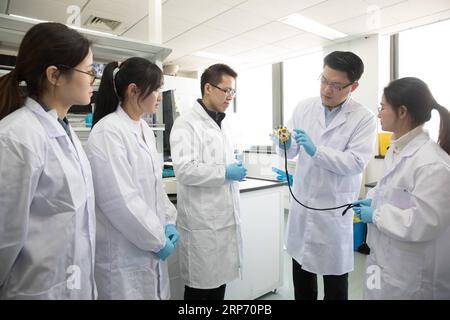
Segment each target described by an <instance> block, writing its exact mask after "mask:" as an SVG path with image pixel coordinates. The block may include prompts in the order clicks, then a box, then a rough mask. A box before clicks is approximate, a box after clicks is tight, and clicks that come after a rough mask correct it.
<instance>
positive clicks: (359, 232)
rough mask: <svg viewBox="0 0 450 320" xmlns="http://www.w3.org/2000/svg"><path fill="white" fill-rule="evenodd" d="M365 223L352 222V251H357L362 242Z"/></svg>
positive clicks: (364, 233)
mask: <svg viewBox="0 0 450 320" xmlns="http://www.w3.org/2000/svg"><path fill="white" fill-rule="evenodd" d="M366 228H367V225H366V224H365V223H364V222H359V223H354V224H353V251H358V248H359V246H360V245H361V244H363V243H364V240H365V239H364V238H365V235H366Z"/></svg>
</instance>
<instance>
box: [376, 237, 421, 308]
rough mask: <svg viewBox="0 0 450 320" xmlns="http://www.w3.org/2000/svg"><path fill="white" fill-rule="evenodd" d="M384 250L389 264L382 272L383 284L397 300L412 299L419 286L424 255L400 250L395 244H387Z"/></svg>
mask: <svg viewBox="0 0 450 320" xmlns="http://www.w3.org/2000/svg"><path fill="white" fill-rule="evenodd" d="M385 249H386V257H387V258H388V259H390V263H386V266H385V267H384V268H383V270H382V278H383V279H384V281H383V282H385V284H386V285H387V286H388V287H389V288H390V290H392V291H391V294H392V295H393V296H397V298H399V299H407V298H408V297H409V298H412V297H413V296H414V295H415V294H417V292H418V291H419V289H420V286H421V281H422V273H423V269H424V263H425V255H424V254H423V253H422V252H415V251H413V250H408V249H406V248H401V247H399V246H398V245H397V244H395V243H389V245H388V246H387V247H386V248H385ZM382 289H383V288H382ZM397 294H398V295H397Z"/></svg>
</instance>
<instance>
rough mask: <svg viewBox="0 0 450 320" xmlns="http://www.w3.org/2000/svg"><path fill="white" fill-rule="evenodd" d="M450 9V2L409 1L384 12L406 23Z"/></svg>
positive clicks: (433, 0)
mask: <svg viewBox="0 0 450 320" xmlns="http://www.w3.org/2000/svg"><path fill="white" fill-rule="evenodd" d="M449 9H450V0H427V1H425V0H408V1H404V2H402V3H399V4H397V5H394V6H391V7H388V8H385V9H383V10H382V12H384V13H385V14H388V15H390V16H392V17H395V18H396V20H397V21H398V22H405V21H409V20H413V19H417V18H421V17H425V16H428V15H432V14H435V13H438V12H441V11H445V10H449Z"/></svg>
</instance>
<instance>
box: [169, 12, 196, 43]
mask: <svg viewBox="0 0 450 320" xmlns="http://www.w3.org/2000/svg"><path fill="white" fill-rule="evenodd" d="M166 12H167V11H163V17H162V39H163V42H167V41H169V40H171V39H172V38H175V37H176V36H178V35H180V34H182V33H184V32H186V31H187V30H189V29H191V28H193V27H195V26H196V25H198V23H197V22H194V21H191V20H189V19H188V17H186V18H179V17H174V16H171V15H169V14H167V13H166Z"/></svg>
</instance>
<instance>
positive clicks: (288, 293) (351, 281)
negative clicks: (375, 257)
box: [259, 252, 367, 300]
mask: <svg viewBox="0 0 450 320" xmlns="http://www.w3.org/2000/svg"><path fill="white" fill-rule="evenodd" d="M366 257H367V256H366V255H364V254H361V253H359V252H355V267H354V270H353V272H351V273H350V274H349V278H348V298H349V300H361V299H362V294H363V284H364V268H365V263H366ZM283 262H284V263H283V286H282V287H281V288H279V289H278V290H277V291H276V292H275V293H268V294H266V295H264V296H262V297H260V298H259V299H261V300H292V299H294V287H293V284H292V258H291V257H290V256H289V255H288V254H287V253H286V252H285V253H284V261H283ZM317 280H318V281H317V283H318V290H319V291H318V298H319V299H323V278H322V277H317Z"/></svg>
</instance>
